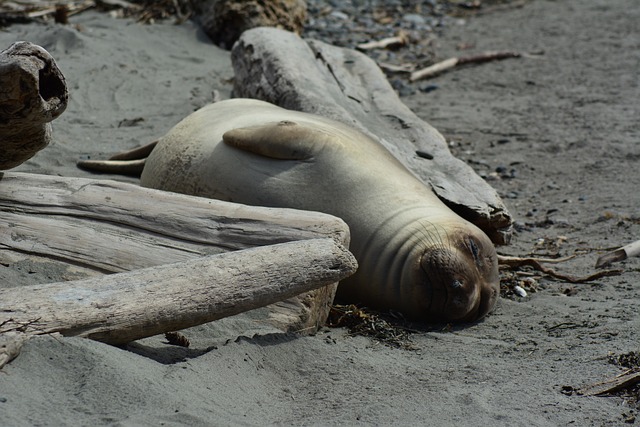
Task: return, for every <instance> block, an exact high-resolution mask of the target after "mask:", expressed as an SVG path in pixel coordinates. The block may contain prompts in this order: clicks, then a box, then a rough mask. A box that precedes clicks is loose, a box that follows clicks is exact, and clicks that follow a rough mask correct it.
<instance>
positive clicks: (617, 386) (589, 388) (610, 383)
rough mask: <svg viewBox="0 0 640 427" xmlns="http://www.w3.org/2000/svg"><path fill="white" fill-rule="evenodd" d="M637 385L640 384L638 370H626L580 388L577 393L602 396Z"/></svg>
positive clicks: (639, 371) (639, 372)
mask: <svg viewBox="0 0 640 427" xmlns="http://www.w3.org/2000/svg"><path fill="white" fill-rule="evenodd" d="M638 383H640V370H638V368H635V369H627V370H626V371H624V372H622V373H620V374H618V375H616V376H615V377H613V378H609V379H606V380H604V381H598V382H596V383H593V384H589V385H586V386H584V387H580V388H579V389H578V390H577V392H578V394H581V395H583V396H602V395H605V394H612V393H615V392H617V391H620V390H624V389H626V388H630V387H633V386H634V385H636V384H638Z"/></svg>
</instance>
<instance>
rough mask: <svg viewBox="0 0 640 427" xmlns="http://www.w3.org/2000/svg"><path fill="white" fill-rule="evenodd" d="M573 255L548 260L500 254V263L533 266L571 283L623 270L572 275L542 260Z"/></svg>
mask: <svg viewBox="0 0 640 427" xmlns="http://www.w3.org/2000/svg"><path fill="white" fill-rule="evenodd" d="M571 258H573V257H567V258H563V259H562V260H548V259H539V258H521V257H514V256H507V255H498V264H499V265H501V266H502V265H504V266H507V267H509V268H518V267H525V266H528V267H532V268H533V269H535V270H537V271H540V272H542V273H544V274H546V275H548V276H551V277H554V278H556V279H560V280H566V281H567V282H570V283H585V282H590V281H592V280H596V279H600V278H601V277H606V276H615V275H618V274H620V273H621V272H622V270H603V271H598V272H595V273H593V274H588V275H586V276H572V275H570V274H565V273H560V272H558V271H555V270H554V269H552V268H549V267H545V266H544V265H542V262H556V263H557V262H563V261H566V260H568V259H571Z"/></svg>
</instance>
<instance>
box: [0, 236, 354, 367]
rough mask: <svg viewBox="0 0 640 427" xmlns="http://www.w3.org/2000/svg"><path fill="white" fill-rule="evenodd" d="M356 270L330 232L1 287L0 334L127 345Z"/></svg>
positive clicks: (265, 302) (326, 282) (259, 304)
mask: <svg viewBox="0 0 640 427" xmlns="http://www.w3.org/2000/svg"><path fill="white" fill-rule="evenodd" d="M356 268H357V263H356V260H355V258H354V257H353V255H352V254H351V253H350V252H349V251H348V250H347V249H345V248H344V246H342V245H340V244H339V243H337V242H336V241H335V240H333V239H330V238H325V239H311V240H301V241H296V242H288V243H280V244H277V245H269V246H263V247H260V248H253V249H245V250H242V251H234V252H228V253H225V254H219V255H212V256H209V257H203V258H198V259H195V260H190V261H184V262H180V263H175V264H166V265H162V266H157V267H151V268H145V269H140V270H134V271H130V272H126V273H119V274H112V275H106V276H100V277H97V278H91V279H87V280H80V281H71V282H61V283H51V284H45V285H35V286H28V287H20V288H9V289H0V335H1V334H2V333H3V332H8V331H11V332H14V331H16V330H18V331H20V332H24V333H26V334H27V335H39V334H48V333H55V332H59V333H61V334H62V335H64V336H81V337H87V338H91V339H94V340H97V341H102V342H106V343H109V344H125V343H128V342H130V341H134V340H137V339H140V338H145V337H149V336H152V335H156V334H159V333H163V332H168V331H174V330H180V329H184V328H188V327H191V326H196V325H200V324H203V323H206V322H210V321H213V320H217V319H221V318H223V317H227V316H232V315H234V314H238V313H242V312H245V311H248V310H252V309H255V308H258V307H263V306H266V305H268V304H272V303H275V302H277V301H280V300H283V299H287V298H290V297H293V296H295V295H298V294H300V293H303V292H307V291H309V290H311V289H315V288H319V287H321V286H327V285H329V284H331V283H334V282H337V281H338V280H341V279H343V278H345V277H347V276H349V275H351V274H353V273H354V272H355V270H356ZM9 356H10V355H9ZM0 357H2V356H1V355H0Z"/></svg>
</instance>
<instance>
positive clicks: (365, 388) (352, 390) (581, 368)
mask: <svg viewBox="0 0 640 427" xmlns="http://www.w3.org/2000/svg"><path fill="white" fill-rule="evenodd" d="M638 22H640V7H638V5H637V2H636V1H635V0H621V1H617V2H610V1H608V0H584V1H581V2H556V1H545V0H533V1H532V2H531V3H529V4H528V5H527V6H525V7H524V8H522V9H512V10H507V11H505V12H496V13H491V14H487V15H481V16H478V17H474V18H471V19H469V20H467V21H465V22H464V23H462V22H461V23H460V25H456V26H453V27H452V28H450V29H448V30H447V31H446V32H445V35H444V38H442V39H439V41H438V42H437V43H438V46H439V47H438V51H439V55H440V56H441V57H442V58H445V57H447V56H448V55H456V54H460V52H458V51H456V50H455V47H456V45H457V44H459V43H474V44H475V45H476V51H480V50H485V49H487V50H488V49H510V50H518V51H526V52H531V51H538V50H544V55H543V56H542V58H541V59H528V58H523V59H517V60H516V59H514V60H507V61H503V62H496V63H489V64H484V65H481V66H478V67H469V68H465V69H462V70H458V71H455V72H452V73H449V74H446V75H443V76H441V77H438V78H436V79H434V80H433V83H435V84H437V85H438V87H439V88H438V89H437V90H436V91H433V92H430V93H419V94H416V95H413V96H411V97H408V98H405V99H404V100H405V102H406V103H407V104H408V105H409V107H410V108H412V109H413V110H414V111H416V113H418V114H419V115H420V116H421V117H423V118H424V119H425V120H427V121H429V122H430V123H431V124H432V125H434V126H435V127H436V128H438V129H439V130H441V131H442V132H443V133H444V134H445V136H446V137H447V139H448V140H451V141H454V142H455V144H454V145H455V146H454V147H453V150H454V152H455V153H456V155H458V156H459V157H461V158H462V159H464V160H468V161H471V162H475V163H472V164H473V165H474V167H476V168H477V170H478V172H479V173H483V174H487V175H489V174H490V172H492V171H493V170H495V168H496V167H498V166H506V167H507V168H509V169H515V170H516V172H517V173H516V177H515V178H512V179H495V180H492V181H491V184H492V185H494V186H495V187H496V188H497V189H498V191H499V192H500V194H501V195H502V196H503V197H505V201H506V203H507V205H508V207H509V209H510V210H511V212H512V214H513V215H514V216H515V218H516V220H517V221H518V223H519V225H520V226H519V231H518V233H517V234H516V236H515V238H514V242H513V244H512V245H510V246H508V247H505V248H500V251H501V252H502V253H508V254H514V255H524V254H527V253H529V252H532V251H535V250H536V249H538V248H539V245H540V244H541V243H540V239H544V241H543V242H547V246H545V248H546V249H547V250H549V251H552V250H558V249H559V252H560V253H561V254H564V255H568V254H573V253H574V252H575V251H576V250H580V251H581V252H580V254H581V255H580V256H579V257H578V258H577V259H576V260H573V261H571V262H569V263H567V264H564V265H561V266H559V267H558V268H559V269H562V270H563V271H566V272H568V273H572V274H576V275H581V274H587V273H590V272H591V271H592V270H593V264H594V263H595V259H596V257H597V256H598V254H600V253H602V252H601V251H600V252H597V251H594V249H598V248H608V247H613V246H617V245H621V244H625V243H628V242H630V241H633V240H636V239H638V238H640V221H638V215H639V214H640V212H639V210H638V209H639V208H638V206H640V200H639V198H640V195H639V193H638V191H637V182H638V170H639V168H638V160H639V159H640V153H639V151H638V145H637V142H638V140H639V136H640V135H639V129H640V128H639V126H638V118H639V116H638V105H639V102H640V101H639V99H640V90H639V89H638V75H639V74H638V72H639V69H640V68H639V66H640V56H639V55H640V53H639V52H640V50H639V49H638V47H639V45H640V34H639V33H638V31H637V25H638ZM72 24H76V25H77V26H78V28H80V29H81V30H82V31H78V30H77V29H75V28H73V27H60V26H57V25H49V26H38V25H27V26H17V25H16V26H12V27H10V28H9V29H8V31H7V32H0V46H2V47H6V46H8V45H9V44H10V43H11V42H13V41H16V40H29V41H32V42H35V43H39V44H41V45H43V46H44V47H45V48H46V49H47V50H49V52H50V53H51V54H52V55H53V56H54V57H55V58H56V59H57V61H58V64H59V66H60V68H61V69H62V71H63V72H64V73H65V75H66V76H67V79H68V83H69V86H70V90H71V91H72V92H71V102H70V105H69V108H68V110H67V111H66V112H65V113H64V114H63V115H62V116H61V118H60V119H58V120H57V121H56V122H54V137H55V143H54V144H53V145H52V146H50V147H49V148H47V149H46V150H44V151H43V152H41V153H40V154H38V155H37V156H36V157H35V158H34V159H33V160H31V161H29V162H27V163H26V164H24V165H23V166H21V167H20V168H18V169H17V170H19V171H28V172H36V173H47V174H59V175H65V176H90V175H89V174H88V173H86V172H83V171H81V170H78V169H77V168H76V167H75V161H76V159H78V158H79V157H81V156H91V157H92V158H99V157H104V156H105V155H107V154H111V153H114V152H117V151H120V150H123V149H128V148H131V147H134V146H137V145H139V144H141V143H146V142H149V141H152V140H153V139H155V138H157V137H158V136H161V135H162V134H163V133H164V132H166V131H167V130H168V129H169V128H170V127H171V126H173V125H174V124H175V123H177V122H178V121H179V120H180V119H181V118H183V117H184V116H185V115H187V114H189V113H190V112H191V111H193V110H195V109H197V108H198V107H200V106H202V105H204V104H206V103H207V102H209V101H210V100H211V98H212V95H211V93H212V91H213V90H214V89H217V90H218V91H219V92H220V94H221V96H222V97H223V98H226V97H229V96H230V90H231V85H230V83H229V79H230V78H231V77H232V75H233V72H232V70H231V65H230V61H229V54H228V53H227V52H224V51H221V50H219V49H217V48H215V47H214V46H212V45H210V44H209V43H208V42H207V41H206V38H204V37H203V36H202V35H201V34H200V33H199V32H198V31H197V30H196V29H195V27H194V26H192V25H191V24H189V23H187V24H184V25H181V26H174V25H170V24H158V25H154V26H141V25H138V24H136V23H133V22H131V21H127V20H116V19H112V18H110V17H109V16H107V15H104V14H96V13H83V14H80V15H78V16H75V17H73V18H72ZM137 118H143V119H144V120H142V121H140V122H138V123H137V125H134V126H122V121H123V120H134V119H137ZM119 124H120V127H119ZM505 140H508V141H507V142H505ZM105 178H111V177H110V176H105ZM117 178H118V179H123V178H122V177H117ZM130 181H131V180H130ZM547 219H549V221H546V220H547ZM558 242H559V243H558ZM554 243H558V244H559V245H560V246H559V247H558V246H553V244H554ZM536 244H538V246H536ZM538 252H539V251H538ZM638 265H639V264H638V260H629V261H627V262H624V263H622V267H624V268H625V269H626V271H625V273H624V274H623V275H620V276H616V277H608V278H603V279H600V280H597V281H595V282H593V283H590V284H578V285H572V284H569V283H564V282H561V281H557V280H547V279H542V280H541V281H540V287H539V289H538V292H535V293H530V294H529V296H528V297H526V298H523V299H517V300H512V299H502V300H501V301H500V303H499V306H498V308H497V310H496V311H495V313H493V314H492V315H490V316H489V317H487V318H486V320H484V321H483V322H480V323H479V324H476V325H470V326H468V327H466V328H460V329H455V330H454V331H453V332H448V331H432V332H425V333H418V334H414V335H413V340H414V343H415V345H416V347H417V348H418V350H417V351H406V350H399V349H393V348H388V347H385V346H383V345H381V344H376V343H375V342H373V341H372V340H370V339H368V338H364V337H350V336H348V335H347V333H346V330H344V329H331V330H329V329H326V330H323V331H321V332H320V333H318V334H317V335H316V336H313V337H298V336H294V335H283V334H279V333H274V332H273V331H270V330H263V331H246V333H245V334H244V335H246V337H240V338H237V339H236V334H235V333H234V332H233V331H234V330H237V328H238V323H235V324H234V325H233V327H231V326H229V325H230V324H231V323H233V321H230V322H227V323H225V322H216V324H210V325H203V326H200V327H196V328H191V329H189V330H187V331H186V332H185V334H186V335H187V336H188V337H189V339H190V340H191V344H192V346H191V347H190V348H189V349H184V348H177V347H172V346H168V345H166V344H164V340H163V339H162V338H161V337H153V338H149V339H146V340H141V341H139V342H136V343H133V344H130V345H129V346H128V347H127V348H126V349H121V348H116V347H111V346H108V345H105V344H101V343H97V342H92V341H89V340H85V339H77V338H75V339H67V338H65V339H55V338H52V337H42V338H38V339H33V340H31V341H30V342H28V343H27V344H26V346H25V347H24V349H23V351H22V353H21V355H20V356H19V357H18V358H17V359H16V360H14V361H13V362H11V363H10V364H9V365H7V366H6V367H5V368H4V369H3V371H2V372H1V373H0V425H3V426H4V425H6V426H28V425H47V426H49V425H50V426H58V425H71V426H81V425H123V426H139V425H149V426H157V425H193V426H197V425H264V424H285V425H289V424H292V425H338V424H341V425H391V424H393V425H429V426H449V425H452V426H454V425H455V426H466V425H468V426H485V425H486V426H489V425H491V426H493V425H499V426H559V425H573V426H601V425H623V424H624V420H625V419H627V420H628V419H630V417H632V416H634V415H635V416H637V414H638V410H637V408H635V409H633V408H630V407H629V406H628V405H626V404H625V403H624V401H623V400H622V399H620V398H618V397H581V396H576V395H571V396H568V395H565V394H563V393H561V389H562V387H563V386H573V387H578V386H581V385H584V384H588V383H592V382H595V381H597V380H602V379H604V378H606V377H609V376H612V375H615V374H617V373H618V372H620V369H619V368H617V367H616V366H614V365H611V364H609V363H608V362H607V360H606V357H607V355H609V354H610V353H615V354H621V353H626V352H630V351H640V339H639V338H638V333H637V332H638V331H639V330H640V310H638V301H639V300H640V285H639V284H638V279H639V278H640V274H639V273H638ZM7 270H12V269H11V268H7V267H2V266H0V283H2V282H6V281H7V278H9V277H13V276H12V274H13V275H20V277H23V278H24V277H26V276H29V280H33V281H35V282H37V281H41V282H44V281H47V280H56V277H55V274H54V273H55V272H47V271H35V272H34V273H33V274H30V275H29V274H28V273H27V272H24V271H20V270H15V269H14V270H12V271H11V272H8V271H7ZM25 280H26V279H25ZM572 288H573V291H572V292H567V290H568V289H572ZM567 293H568V294H569V295H567ZM237 322H241V320H238V321H237ZM254 334H255V335H254ZM637 423H638V421H636V424H637Z"/></svg>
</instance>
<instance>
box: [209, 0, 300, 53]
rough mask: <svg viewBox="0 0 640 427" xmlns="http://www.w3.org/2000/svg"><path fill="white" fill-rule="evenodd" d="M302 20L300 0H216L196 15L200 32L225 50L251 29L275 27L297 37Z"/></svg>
mask: <svg viewBox="0 0 640 427" xmlns="http://www.w3.org/2000/svg"><path fill="white" fill-rule="evenodd" d="M306 19H307V5H306V3H305V2H304V1H303V0H271V1H263V0H216V1H214V2H210V3H209V4H208V6H205V7H204V8H203V10H201V11H200V13H199V20H200V25H201V26H202V29H203V30H204V32H205V33H206V34H207V35H208V36H209V38H211V40H212V41H213V42H214V43H215V44H216V45H218V46H220V47H221V48H223V49H227V50H229V49H231V47H232V46H233V44H234V43H235V42H236V40H238V38H239V37H240V35H241V34H242V33H243V32H245V31H246V30H249V29H251V28H256V27H276V28H280V29H284V30H287V31H292V32H294V33H296V34H300V33H301V32H302V29H303V27H304V23H305V21H306Z"/></svg>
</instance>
